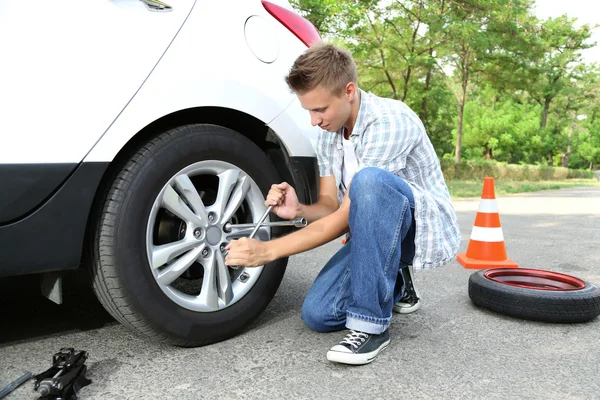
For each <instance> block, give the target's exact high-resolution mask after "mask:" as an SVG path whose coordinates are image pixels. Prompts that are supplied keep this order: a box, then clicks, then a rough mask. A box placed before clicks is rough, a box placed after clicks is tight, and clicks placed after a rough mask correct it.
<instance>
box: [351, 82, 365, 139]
mask: <svg viewBox="0 0 600 400" xmlns="http://www.w3.org/2000/svg"><path fill="white" fill-rule="evenodd" d="M358 90H359V93H360V103H359V105H358V115H357V116H356V122H355V123H354V129H352V133H351V134H350V137H352V136H362V134H363V132H364V130H365V128H366V126H367V119H368V118H367V114H368V113H369V98H368V96H369V95H368V93H367V92H365V91H364V90H362V89H360V88H359V89H358Z"/></svg>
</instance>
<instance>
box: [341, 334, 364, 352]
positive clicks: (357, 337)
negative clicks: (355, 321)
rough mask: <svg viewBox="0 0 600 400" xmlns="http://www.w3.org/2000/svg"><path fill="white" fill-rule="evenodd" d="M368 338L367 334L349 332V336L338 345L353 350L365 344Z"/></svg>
mask: <svg viewBox="0 0 600 400" xmlns="http://www.w3.org/2000/svg"><path fill="white" fill-rule="evenodd" d="M368 337H369V334H368V333H363V332H357V331H350V333H349V334H347V335H346V337H345V338H344V339H343V340H342V341H341V342H340V344H345V343H347V344H349V345H350V346H352V347H353V348H355V349H356V348H357V347H358V346H359V345H361V344H362V343H364V342H365V340H367V339H368Z"/></svg>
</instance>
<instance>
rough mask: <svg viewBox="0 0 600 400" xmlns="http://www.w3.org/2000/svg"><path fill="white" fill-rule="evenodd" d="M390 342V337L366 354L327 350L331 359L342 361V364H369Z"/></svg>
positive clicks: (328, 357)
mask: <svg viewBox="0 0 600 400" xmlns="http://www.w3.org/2000/svg"><path fill="white" fill-rule="evenodd" d="M389 344H390V340H389V339H388V340H387V341H386V342H384V343H383V344H382V345H381V346H380V347H379V348H378V349H377V350H374V351H372V352H370V353H364V354H355V353H342V352H340V351H331V350H329V351H328V352H327V359H328V360H329V361H333V362H337V363H342V364H350V365H364V364H368V363H370V362H371V361H373V360H374V359H375V357H377V356H378V355H379V353H381V352H382V351H383V350H385V349H386V348H387V347H388V345H389Z"/></svg>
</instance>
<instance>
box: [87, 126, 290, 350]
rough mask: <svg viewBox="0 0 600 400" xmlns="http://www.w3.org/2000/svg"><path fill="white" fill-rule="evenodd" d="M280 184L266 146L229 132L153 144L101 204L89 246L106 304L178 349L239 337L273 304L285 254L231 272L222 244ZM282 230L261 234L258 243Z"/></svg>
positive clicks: (197, 130) (171, 137) (244, 232)
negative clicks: (272, 300) (271, 189)
mask: <svg viewBox="0 0 600 400" xmlns="http://www.w3.org/2000/svg"><path fill="white" fill-rule="evenodd" d="M280 181H281V178H280V175H279V174H278V173H277V171H276V170H275V167H274V166H273V164H272V163H271V162H270V161H269V159H268V158H267V157H266V155H265V154H264V152H263V151H262V150H261V149H260V148H259V147H258V146H256V145H255V144H254V143H253V142H251V141H250V140H249V139H247V138H246V137H244V136H242V135H240V134H239V133H237V132H234V131H232V130H229V129H226V128H223V127H219V126H213V125H189V126H184V127H180V128H176V129H173V130H170V131H168V132H165V133H163V134H161V135H159V136H157V137H155V138H154V139H152V140H151V141H150V142H148V143H147V144H145V145H144V146H142V147H141V148H139V149H138V150H137V151H136V152H135V154H133V156H131V157H130V158H129V160H128V161H127V162H126V163H125V164H124V166H123V167H122V168H121V169H120V170H119V171H118V172H117V173H116V175H115V178H114V180H113V181H112V184H111V185H110V187H108V188H107V190H106V192H105V195H104V198H103V204H102V206H101V208H100V210H101V212H100V215H99V216H98V218H97V225H96V227H95V230H94V232H95V234H94V237H93V240H92V243H91V246H92V249H91V250H92V253H91V254H92V260H91V263H92V275H93V287H94V291H95V293H96V295H97V296H98V298H99V300H100V302H101V303H102V304H103V305H104V307H105V308H106V309H107V310H108V312H109V313H110V314H111V315H112V316H113V317H115V318H116V319H117V320H118V321H120V322H121V323H123V324H124V325H126V326H128V327H130V328H132V329H134V330H136V331H138V332H141V333H143V334H145V335H147V336H149V337H151V338H153V339H155V340H158V341H161V342H167V343H169V344H173V345H178V346H197V345H203V344H208V343H212V342H216V341H220V340H223V339H226V338H229V337H231V336H233V335H235V334H236V333H238V332H240V331H241V330H242V329H243V328H244V327H246V326H247V325H248V324H250V323H251V322H252V321H253V320H254V319H255V318H256V317H257V316H258V315H259V314H260V313H261V312H262V311H263V310H264V308H265V307H266V306H267V305H268V303H269V302H270V301H271V299H272V298H273V296H274V294H275V292H276V291H277V289H278V287H279V284H280V283H281V279H282V277H283V274H284V272H285V268H286V265H287V258H285V259H280V260H277V261H274V262H272V263H270V264H267V265H265V266H262V267H258V268H230V267H228V266H226V265H225V263H224V258H225V256H224V254H223V252H224V246H225V245H226V244H227V243H228V242H229V241H230V240H231V239H233V238H238V237H242V236H249V234H250V232H251V230H252V229H251V228H245V229H237V228H234V229H229V230H226V229H225V224H226V223H231V224H241V223H252V222H256V221H257V220H258V219H260V217H261V215H262V214H263V213H264V211H265V210H266V207H265V205H264V200H265V198H266V194H267V193H268V190H269V188H270V186H271V185H272V184H273V183H276V182H280ZM272 216H273V215H271V216H270V217H272ZM275 218H276V216H275ZM266 221H269V218H267V220H266ZM279 234H281V231H277V230H276V229H275V228H273V229H269V228H261V229H260V230H259V231H258V233H257V237H258V238H259V239H260V240H263V241H266V240H270V238H271V237H272V236H273V237H274V236H277V235H279Z"/></svg>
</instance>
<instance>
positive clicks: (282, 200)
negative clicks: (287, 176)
mask: <svg viewBox="0 0 600 400" xmlns="http://www.w3.org/2000/svg"><path fill="white" fill-rule="evenodd" d="M265 206H267V207H269V206H273V212H274V213H275V214H277V216H278V217H279V218H282V219H294V218H297V217H298V214H299V213H300V201H298V195H297V194H296V191H295V190H294V188H293V187H291V186H290V185H289V184H288V183H286V182H283V183H280V184H277V185H272V186H271V190H269V194H268V195H267V200H266V201H265Z"/></svg>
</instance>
